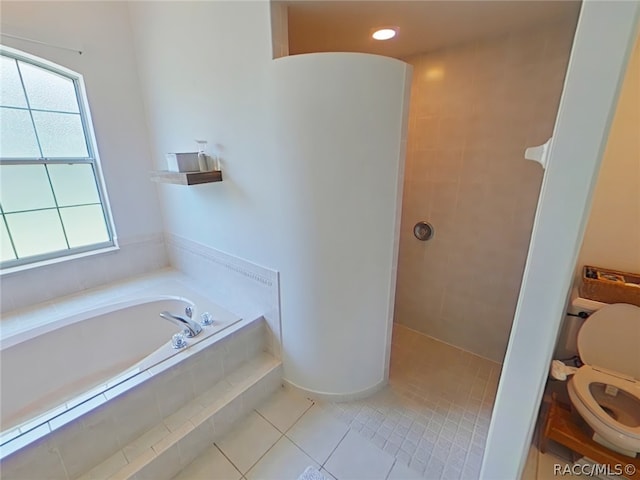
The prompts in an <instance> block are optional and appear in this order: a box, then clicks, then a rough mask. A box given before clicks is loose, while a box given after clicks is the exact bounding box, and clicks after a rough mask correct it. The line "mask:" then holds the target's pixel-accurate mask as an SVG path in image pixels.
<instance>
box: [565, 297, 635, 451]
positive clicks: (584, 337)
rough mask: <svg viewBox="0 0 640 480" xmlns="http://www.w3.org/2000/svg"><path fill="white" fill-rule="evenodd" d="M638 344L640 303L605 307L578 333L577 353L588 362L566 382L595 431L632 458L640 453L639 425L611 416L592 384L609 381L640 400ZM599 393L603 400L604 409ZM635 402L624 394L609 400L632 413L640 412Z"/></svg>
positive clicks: (570, 396) (580, 412)
mask: <svg viewBox="0 0 640 480" xmlns="http://www.w3.org/2000/svg"><path fill="white" fill-rule="evenodd" d="M639 344H640V307H636V306H634V305H627V304H623V303H618V304H613V305H607V306H605V307H603V308H601V309H600V310H598V311H596V312H594V313H593V314H591V316H589V318H587V320H586V321H585V322H584V324H583V325H582V327H581V328H580V331H579V332H578V352H579V353H580V358H581V359H582V361H583V362H584V365H583V366H582V367H580V368H579V369H578V371H577V372H576V373H575V374H574V376H573V378H571V380H570V381H569V384H568V385H567V390H568V393H569V398H570V399H571V402H572V403H573V405H574V406H575V408H576V410H577V411H578V413H579V414H580V415H581V416H582V418H583V419H584V420H585V421H586V422H587V423H588V424H589V426H591V428H593V430H594V432H595V433H596V434H598V435H599V437H600V438H602V439H603V440H604V441H606V442H608V443H609V445H607V446H609V447H610V448H613V447H615V448H617V449H620V450H618V451H620V452H621V453H622V452H625V454H626V455H631V456H635V454H636V453H637V452H640V425H638V426H630V425H625V424H623V423H621V422H619V421H618V420H616V419H615V418H613V416H611V415H609V414H608V413H607V412H606V411H605V408H606V402H603V397H601V396H600V394H598V395H596V394H595V393H594V392H593V391H592V390H591V388H590V386H591V385H592V384H602V385H605V386H607V385H611V386H612V387H616V388H617V389H619V390H620V391H622V392H625V394H626V395H628V396H629V397H630V398H632V399H634V400H635V402H640V350H638V345H639ZM605 388H606V387H605ZM605 395H606V391H605ZM596 396H598V397H599V398H600V401H601V402H603V403H605V407H604V408H603V407H602V406H600V405H599V404H598V400H596ZM614 399H615V400H614ZM635 402H632V403H631V405H629V402H628V401H627V400H626V399H625V398H621V397H618V396H617V395H614V396H612V398H611V404H612V405H615V406H616V407H620V408H619V410H620V411H622V412H625V413H627V414H630V415H634V414H635V412H636V410H635V408H636V407H635ZM594 439H596V438H595V436H594ZM596 441H598V440H597V439H596Z"/></svg>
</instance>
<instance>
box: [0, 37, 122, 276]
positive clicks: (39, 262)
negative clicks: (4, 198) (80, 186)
mask: <svg viewBox="0 0 640 480" xmlns="http://www.w3.org/2000/svg"><path fill="white" fill-rule="evenodd" d="M0 55H2V56H6V57H8V58H13V59H14V60H17V61H20V62H24V63H27V64H31V65H34V66H36V67H39V68H42V69H44V70H47V71H50V72H52V73H53V74H56V75H60V76H62V77H65V78H67V79H69V80H71V81H72V82H73V86H74V89H75V94H76V101H77V103H78V113H79V115H80V121H81V124H82V129H83V133H84V141H85V144H86V148H87V157H84V158H80V157H77V158H71V157H55V158H47V157H41V158H35V157H34V158H28V157H25V158H17V157H4V158H3V157H0V165H44V166H45V168H46V165H57V164H58V165H69V164H89V165H91V167H92V170H93V174H94V180H95V184H96V189H97V192H98V198H99V201H100V206H101V208H102V214H103V217H104V221H105V227H106V230H107V235H108V237H109V240H107V241H105V242H100V243H94V244H91V245H83V246H80V247H73V248H71V247H70V248H66V249H64V250H56V251H53V252H48V253H42V254H37V255H31V256H28V257H23V258H18V256H17V250H16V248H15V244H14V240H13V237H12V236H11V230H10V229H9V225H8V224H7V220H6V216H5V212H4V209H2V214H3V215H2V220H0V221H2V222H4V224H5V228H6V229H7V233H8V235H9V239H10V242H11V248H12V249H13V251H14V254H15V255H16V258H15V259H12V260H7V261H3V262H0V275H4V274H7V273H13V272H16V271H21V270H26V269H30V268H35V267H39V266H44V265H50V264H53V263H59V262H63V261H68V260H72V259H76V258H80V257H85V256H88V255H94V254H99V253H105V252H110V251H114V250H118V249H119V246H118V238H117V234H116V230H115V225H114V222H113V216H112V213H111V206H110V203H109V197H108V194H107V188H106V184H105V181H104V175H103V173H102V166H101V162H100V155H99V153H98V145H97V141H96V136H95V131H94V128H93V120H92V118H91V112H90V110H89V102H88V99H87V94H86V89H85V83H84V78H83V76H82V75H81V74H79V73H77V72H75V71H73V70H70V69H68V68H66V67H63V66H61V65H58V64H56V63H53V62H51V61H48V60H46V59H43V58H40V57H37V56H35V55H31V54H28V53H25V52H22V51H20V50H17V49H14V48H11V47H7V46H5V45H0ZM23 89H24V85H23ZM25 95H26V92H25ZM26 100H27V108H26V109H25V108H17V109H20V110H28V111H29V113H30V115H31V111H40V110H39V109H33V110H32V109H31V106H30V104H29V103H28V98H26ZM8 108H13V107H8ZM36 135H37V132H36ZM36 140H37V141H38V143H39V140H38V137H36ZM41 153H42V152H41ZM47 176H48V177H49V174H48V173H47ZM49 182H51V179H50V178H49ZM50 186H51V189H52V192H53V186H52V185H51V183H50ZM53 208H55V210H56V211H57V212H58V215H60V208H61V207H60V206H59V205H58V202H57V200H55V207H53ZM62 208H64V207H62ZM38 210H39V209H34V210H32V211H38ZM60 222H61V225H62V228H63V232H65V233H64V235H65V242H67V246H68V245H69V243H68V239H67V235H66V231H65V229H64V222H63V221H62V218H61V217H60Z"/></svg>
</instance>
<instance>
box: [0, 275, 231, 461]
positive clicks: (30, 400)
mask: <svg viewBox="0 0 640 480" xmlns="http://www.w3.org/2000/svg"><path fill="white" fill-rule="evenodd" d="M96 305H99V306H96ZM187 307H190V308H191V309H192V313H193V315H192V319H193V320H194V321H195V322H199V321H200V319H201V314H202V313H203V312H210V313H211V314H212V316H213V318H214V320H215V321H214V323H213V325H211V326H206V327H203V328H202V331H201V333H200V334H198V335H197V336H196V337H192V338H186V341H187V347H186V348H182V349H175V348H173V346H172V342H171V339H172V336H173V335H174V334H176V333H178V332H180V331H182V330H183V328H181V327H180V326H178V325H176V324H174V323H171V322H170V321H168V320H165V319H163V318H161V317H160V313H161V312H163V311H168V312H170V313H172V314H174V315H179V316H182V317H185V316H186V313H185V309H186V308H187ZM238 321H240V318H239V317H237V316H236V315H234V314H232V313H231V312H228V311H227V310H225V309H223V308H221V307H219V306H218V305H216V304H214V303H212V302H211V300H209V299H208V298H207V297H204V296H202V295H201V294H199V293H197V291H196V290H194V289H193V288H191V286H187V284H186V283H184V282H183V280H182V279H181V277H180V276H178V275H176V274H167V273H161V274H158V275H155V276H149V277H147V278H142V279H138V280H135V281H131V282H128V283H124V284H122V285H115V286H113V285H112V286H110V287H108V288H105V289H102V290H96V291H94V292H92V293H90V294H87V295H79V296H74V297H68V298H63V299H60V300H59V301H58V302H57V303H55V304H49V305H42V306H39V307H38V308H35V309H32V310H27V311H24V312H19V313H18V314H15V315H11V314H10V315H8V316H7V317H6V318H3V319H2V322H1V323H0V327H2V328H1V329H0V334H1V335H0V370H1V371H0V397H1V398H0V400H1V401H0V413H1V416H0V432H1V433H0V436H1V437H2V441H1V442H0V443H1V444H2V447H1V448H0V449H2V451H3V454H2V455H4V454H5V453H6V452H5V451H9V450H11V449H7V448H6V446H7V445H8V443H7V442H13V439H14V438H15V439H17V438H18V437H20V436H23V435H25V434H27V436H29V435H28V434H29V432H31V431H32V430H33V429H39V430H42V429H40V426H42V425H46V424H48V425H49V426H50V427H51V428H49V430H53V423H49V422H55V423H56V425H59V424H61V420H62V418H65V419H66V418H73V417H74V416H75V414H76V413H78V412H79V411H82V410H83V408H82V404H84V405H85V406H87V405H90V404H96V400H98V399H99V398H101V399H102V400H99V401H98V403H100V402H101V401H104V400H106V399H108V398H112V396H113V394H110V393H109V392H114V391H120V390H122V388H123V386H126V387H125V388H132V387H129V386H128V385H135V384H137V383H138V382H140V381H144V380H145V379H148V378H150V377H152V376H153V375H154V373H152V372H154V371H156V369H153V368H151V367H154V366H156V365H158V364H162V365H166V364H167V363H166V361H168V359H170V358H171V361H172V362H173V361H174V360H175V361H176V362H180V361H181V360H180V359H181V358H188V357H189V356H190V355H192V354H193V352H196V351H199V350H201V349H202V348H207V347H208V346H209V345H210V344H212V342H215V341H216V338H218V337H219V336H218V335H217V333H219V332H221V331H222V330H225V329H226V328H227V327H229V326H231V325H233V324H235V323H236V322H238ZM194 346H195V347H196V348H195V349H192V347H194ZM174 363H175V362H174ZM172 364H173V363H172ZM87 402H88V403H87ZM65 421H66V420H65ZM32 433H33V432H32ZM23 438H24V437H23ZM14 443H15V442H14Z"/></svg>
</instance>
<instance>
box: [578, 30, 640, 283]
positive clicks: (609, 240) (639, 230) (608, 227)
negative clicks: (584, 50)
mask: <svg viewBox="0 0 640 480" xmlns="http://www.w3.org/2000/svg"><path fill="white" fill-rule="evenodd" d="M639 136H640V36H639V37H637V39H636V44H635V47H634V51H633V54H632V56H631V60H630V61H629V65H628V66H627V73H626V75H625V79H624V84H623V85H622V91H621V92H620V98H619V100H618V106H617V109H616V114H615V117H614V118H613V124H612V125H611V132H610V134H609V139H608V140H607V149H606V150H605V152H604V157H603V159H602V165H601V166H600V171H599V172H598V183H597V184H596V189H595V192H594V194H593V203H592V204H591V213H590V216H589V223H588V224H587V229H586V231H585V234H584V240H583V242H582V249H581V251H580V256H579V257H578V264H577V265H576V266H577V267H578V269H579V274H581V273H582V266H583V265H595V266H598V267H606V268H612V269H615V270H622V271H625V272H640V138H639Z"/></svg>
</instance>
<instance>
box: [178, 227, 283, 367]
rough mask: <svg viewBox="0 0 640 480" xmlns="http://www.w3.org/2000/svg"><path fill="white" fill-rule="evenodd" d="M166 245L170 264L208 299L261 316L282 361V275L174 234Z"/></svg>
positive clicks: (246, 315)
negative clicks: (189, 279)
mask: <svg viewBox="0 0 640 480" xmlns="http://www.w3.org/2000/svg"><path fill="white" fill-rule="evenodd" d="M166 244H167V251H168V254H169V259H170V263H171V265H172V266H174V267H175V268H177V269H178V270H180V271H181V272H183V273H184V274H185V275H187V276H188V277H190V278H192V279H193V280H195V284H196V285H197V286H198V288H199V289H200V290H201V291H202V292H203V293H204V294H205V295H206V296H207V297H209V298H211V299H212V300H213V301H215V302H216V303H218V304H219V305H221V306H223V307H224V308H227V309H228V310H231V311H232V312H236V313H237V314H238V315H240V316H242V317H243V318H256V317H258V316H261V315H262V316H263V317H264V318H265V320H266V321H267V324H268V325H269V331H270V332H272V334H273V335H272V338H271V339H270V340H269V348H270V351H271V352H272V353H273V355H275V356H276V357H278V358H280V354H281V345H282V335H281V326H280V279H279V273H278V272H277V271H275V270H271V269H269V268H266V267H262V266H260V265H257V264H255V263H252V262H249V261H247V260H244V259H242V258H239V257H236V256H233V255H229V254H227V253H224V252H221V251H220V250H216V249H214V248H211V247H208V246H206V245H202V244H201V243H197V242H194V241H191V240H188V239H186V238H183V237H180V236H178V235H174V234H171V233H168V234H167V236H166Z"/></svg>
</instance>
